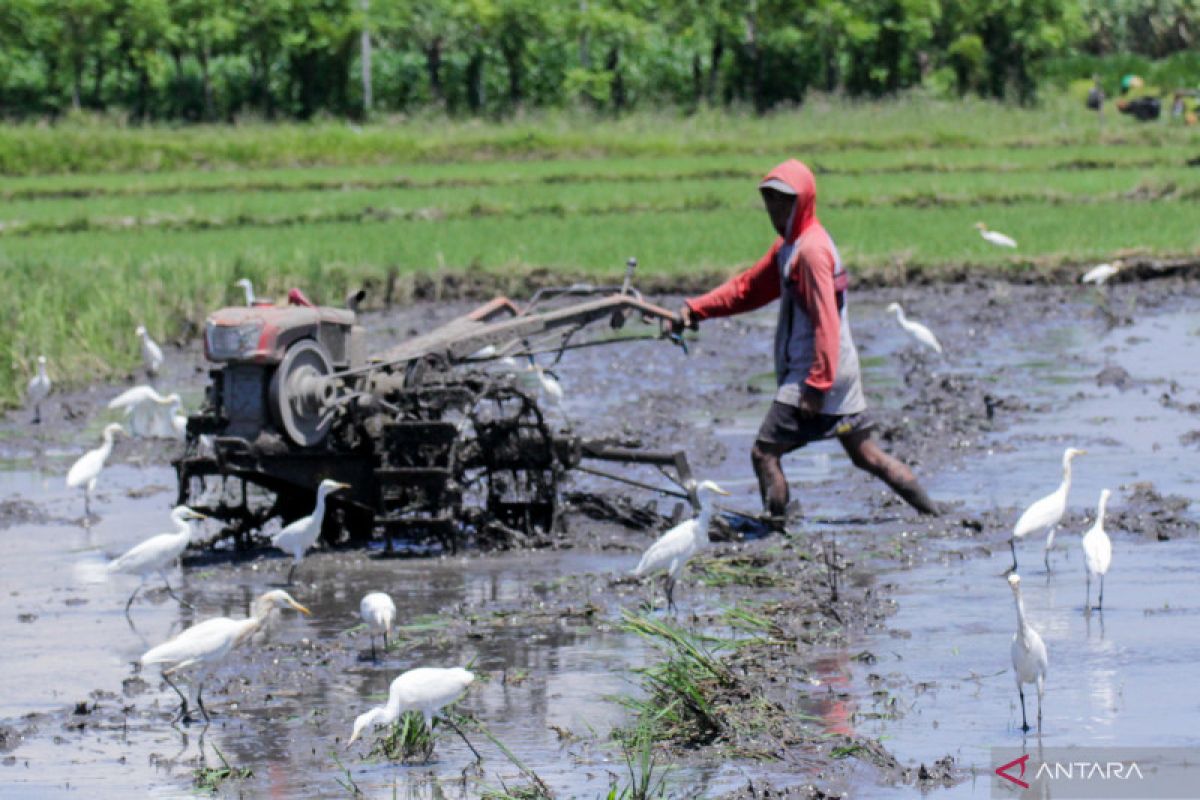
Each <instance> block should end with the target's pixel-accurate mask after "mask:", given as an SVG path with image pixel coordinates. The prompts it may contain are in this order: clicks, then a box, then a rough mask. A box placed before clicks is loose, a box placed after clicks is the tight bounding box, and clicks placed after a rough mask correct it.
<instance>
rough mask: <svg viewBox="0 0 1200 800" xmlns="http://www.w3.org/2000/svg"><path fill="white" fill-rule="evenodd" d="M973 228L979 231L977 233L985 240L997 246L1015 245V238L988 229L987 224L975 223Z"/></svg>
mask: <svg viewBox="0 0 1200 800" xmlns="http://www.w3.org/2000/svg"><path fill="white" fill-rule="evenodd" d="M975 229H976V230H978V231H979V235H980V236H982V237H983V240H984V241H985V242H989V243H991V244H994V245H996V246H997V247H1016V246H1017V240H1016V239H1014V238H1012V237H1011V236H1005V235H1004V234H1003V233H1000V231H992V230H988V226H987V225H985V224H983V223H982V222H976V223H975Z"/></svg>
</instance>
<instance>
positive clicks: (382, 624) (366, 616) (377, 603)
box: [358, 592, 396, 661]
mask: <svg viewBox="0 0 1200 800" xmlns="http://www.w3.org/2000/svg"><path fill="white" fill-rule="evenodd" d="M358 614H359V616H361V617H362V621H363V622H365V623H366V624H367V630H368V631H369V632H370V635H371V660H372V661H373V660H375V634H377V633H381V634H383V649H384V650H387V646H388V634H389V633H391V632H392V625H393V624H394V623H395V621H396V604H395V603H394V602H392V598H390V597H388V596H387V595H386V594H384V593H383V592H371V593H370V594H368V595H366V596H365V597H363V599H362V602H361V603H359V604H358Z"/></svg>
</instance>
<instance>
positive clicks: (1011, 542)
mask: <svg viewBox="0 0 1200 800" xmlns="http://www.w3.org/2000/svg"><path fill="white" fill-rule="evenodd" d="M1008 548H1009V549H1010V550H1012V554H1013V565H1012V569H1010V570H1009V572H1016V571H1017V539H1016V537H1012V538H1010V539H1009V540H1008Z"/></svg>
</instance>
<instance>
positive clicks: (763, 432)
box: [758, 402, 875, 450]
mask: <svg viewBox="0 0 1200 800" xmlns="http://www.w3.org/2000/svg"><path fill="white" fill-rule="evenodd" d="M874 429H875V421H874V420H872V419H871V417H870V415H869V414H867V412H865V411H863V412H860V413H858V414H846V415H835V414H817V415H816V416H814V417H809V418H808V419H805V418H804V417H801V416H800V408H799V407H798V406H789V405H788V404H786V403H779V402H773V403H771V410H770V411H768V412H767V416H766V417H765V418H764V419H763V421H762V426H761V427H760V428H759V429H758V441H760V442H766V443H767V444H774V445H780V446H782V447H785V448H786V449H788V450H795V449H797V448H800V447H804V445H806V444H809V443H810V442H815V441H818V440H820V439H832V438H833V437H835V436H837V437H841V436H847V435H849V434H851V433H865V432H868V431H871V430H874Z"/></svg>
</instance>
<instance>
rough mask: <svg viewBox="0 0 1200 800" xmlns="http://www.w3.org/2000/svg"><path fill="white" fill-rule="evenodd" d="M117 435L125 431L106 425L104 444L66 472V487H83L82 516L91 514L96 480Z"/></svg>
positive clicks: (89, 451)
mask: <svg viewBox="0 0 1200 800" xmlns="http://www.w3.org/2000/svg"><path fill="white" fill-rule="evenodd" d="M118 433H121V434H123V433H125V429H124V428H122V427H121V426H120V425H118V424H117V423H115V422H113V423H110V424H109V425H106V426H105V428H104V433H103V437H104V443H103V444H101V445H100V446H99V447H97V448H96V449H95V450H88V451H87V452H86V453H84V454H83V455H81V456H80V457H79V460H77V461H76V462H75V463H74V464H72V465H71V469H70V470H69V471H68V472H67V486H68V487H70V488H72V489H78V488H80V487H83V513H84V516H91V514H92V492H93V491H95V489H96V479H97V478H99V477H100V472H101V470H103V469H104V462H105V461H107V460H108V457H109V455H110V454H111V453H112V449H113V437H114V436H116V435H117V434H118Z"/></svg>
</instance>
